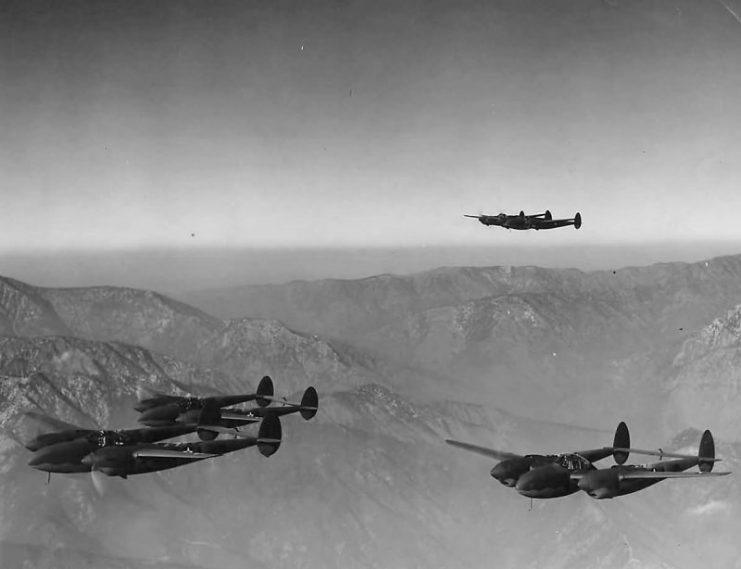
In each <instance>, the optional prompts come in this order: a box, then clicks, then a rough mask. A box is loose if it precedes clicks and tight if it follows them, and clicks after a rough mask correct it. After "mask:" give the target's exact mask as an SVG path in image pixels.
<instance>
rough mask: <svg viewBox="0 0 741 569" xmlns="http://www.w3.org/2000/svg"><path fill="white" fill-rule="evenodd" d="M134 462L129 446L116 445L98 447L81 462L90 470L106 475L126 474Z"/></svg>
mask: <svg viewBox="0 0 741 569" xmlns="http://www.w3.org/2000/svg"><path fill="white" fill-rule="evenodd" d="M135 462H136V458H135V457H134V455H133V453H132V451H131V449H130V448H126V447H116V446H112V447H103V448H100V449H98V450H96V451H95V452H91V453H90V454H88V455H87V456H86V457H84V458H83V459H82V463H83V464H86V465H88V466H90V469H91V470H98V471H100V472H103V473H104V474H107V475H108V476H126V474H127V472H128V471H129V469H130V468H131V467H132V466H133V465H134V464H135Z"/></svg>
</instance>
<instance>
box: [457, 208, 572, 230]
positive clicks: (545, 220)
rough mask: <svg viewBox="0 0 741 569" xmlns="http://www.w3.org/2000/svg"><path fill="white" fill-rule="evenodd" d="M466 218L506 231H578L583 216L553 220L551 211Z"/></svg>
mask: <svg viewBox="0 0 741 569" xmlns="http://www.w3.org/2000/svg"><path fill="white" fill-rule="evenodd" d="M464 217H473V218H474V219H478V220H479V221H480V222H481V223H482V224H484V225H497V226H499V227H504V228H506V229H519V230H525V229H535V230H536V231H539V230H541V229H555V228H556V227H566V226H568V225H573V226H574V228H576V229H579V228H580V227H581V214H580V213H578V212H577V214H576V215H575V216H574V217H573V218H569V219H553V216H552V215H551V212H550V211H549V210H546V211H545V212H544V213H536V214H534V215H525V212H524V211H521V212H520V213H519V214H518V215H507V214H506V213H500V214H499V215H464Z"/></svg>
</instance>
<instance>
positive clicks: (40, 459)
mask: <svg viewBox="0 0 741 569" xmlns="http://www.w3.org/2000/svg"><path fill="white" fill-rule="evenodd" d="M216 412H218V408H216V407H215V406H214V404H213V403H211V404H208V405H207V406H206V407H205V408H204V410H203V412H202V413H201V415H202V419H201V421H200V422H199V423H198V425H175V426H168V427H142V428H139V429H129V430H116V431H113V430H100V431H96V430H93V429H82V428H80V427H76V426H74V425H70V424H69V423H65V422H63V421H59V420H57V419H53V418H51V417H47V416H45V415H41V414H39V413H27V415H28V416H29V417H30V418H31V419H33V420H36V421H37V422H39V423H41V424H44V425H46V426H47V427H51V428H56V429H59V428H60V427H61V430H58V431H57V432H51V433H47V434H42V435H39V436H37V437H35V438H34V439H33V440H31V441H30V442H29V443H28V444H26V448H28V449H29V450H31V451H33V452H34V456H33V457H32V458H31V460H30V461H29V463H28V465H29V466H31V467H33V468H35V469H37V470H43V471H45V472H48V473H49V474H51V473H76V472H89V471H91V470H95V471H100V472H104V473H105V474H108V475H110V476H121V477H123V478H126V476H128V475H129V474H142V473H145V472H155V471H157V470H167V469H169V468H174V467H176V466H181V465H183V464H188V463H190V462H194V461H197V460H203V459H206V458H212V457H215V456H220V455H222V454H226V453H229V452H233V451H235V450H239V449H243V448H247V447H250V446H255V445H257V447H258V449H259V451H260V453H261V454H263V455H264V456H270V455H272V454H273V453H275V452H276V451H277V450H278V448H279V446H280V441H281V434H282V429H281V425H280V419H279V418H278V416H272V415H271V416H267V417H266V418H265V419H263V421H262V422H261V424H260V429H259V431H258V434H257V436H256V437H255V436H251V435H246V434H243V433H241V432H237V431H236V430H233V431H230V434H234V435H235V438H233V439H228V440H227V439H225V440H213V439H214V438H216V436H217V435H218V433H217V432H216V431H211V430H210V429H212V428H213V429H220V427H218V426H215V427H212V426H211V425H210V424H207V422H210V420H211V419H212V418H213V417H215V413H216ZM196 429H198V430H200V429H207V430H209V433H212V436H208V437H207V438H208V439H209V440H206V441H197V442H191V443H160V442H158V441H162V440H165V439H170V438H174V437H179V436H182V435H185V434H188V433H192V432H194V431H196Z"/></svg>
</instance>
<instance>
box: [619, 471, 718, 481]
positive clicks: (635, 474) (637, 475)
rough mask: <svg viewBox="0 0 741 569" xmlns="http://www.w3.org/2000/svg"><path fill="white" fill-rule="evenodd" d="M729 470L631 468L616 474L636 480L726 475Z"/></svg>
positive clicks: (626, 478)
mask: <svg viewBox="0 0 741 569" xmlns="http://www.w3.org/2000/svg"><path fill="white" fill-rule="evenodd" d="M728 474H730V472H660V471H641V470H633V471H629V472H621V473H620V474H619V475H618V478H619V479H620V480H636V479H659V480H663V479H664V478H704V477H706V476H726V475H728Z"/></svg>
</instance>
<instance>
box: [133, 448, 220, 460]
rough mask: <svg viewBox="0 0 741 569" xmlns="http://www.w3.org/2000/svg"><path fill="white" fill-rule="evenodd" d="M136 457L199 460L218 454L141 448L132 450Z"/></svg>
mask: <svg viewBox="0 0 741 569" xmlns="http://www.w3.org/2000/svg"><path fill="white" fill-rule="evenodd" d="M133 455H134V457H136V458H185V459H190V460H200V459H202V458H211V457H214V456H219V455H218V454H213V453H208V452H188V451H182V450H169V449H164V448H163V449H154V448H143V449H139V450H135V451H134V452H133Z"/></svg>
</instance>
